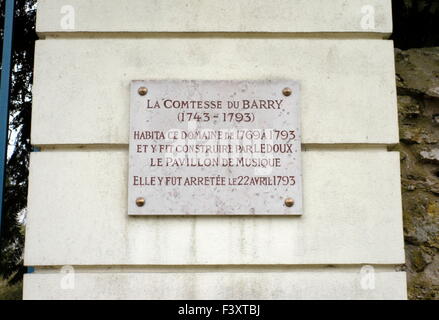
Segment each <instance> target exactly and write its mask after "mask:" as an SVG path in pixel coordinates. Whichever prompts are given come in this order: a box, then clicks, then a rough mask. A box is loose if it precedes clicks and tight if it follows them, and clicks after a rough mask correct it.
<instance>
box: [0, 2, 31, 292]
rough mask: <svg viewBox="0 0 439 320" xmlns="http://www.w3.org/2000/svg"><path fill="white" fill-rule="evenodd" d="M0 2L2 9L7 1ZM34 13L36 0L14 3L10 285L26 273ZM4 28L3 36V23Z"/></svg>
mask: <svg viewBox="0 0 439 320" xmlns="http://www.w3.org/2000/svg"><path fill="white" fill-rule="evenodd" d="M1 2H2V8H3V6H4V1H1ZM35 10H36V9H35V0H16V1H15V21H14V43H13V55H12V82H11V100H10V104H9V110H10V115H11V116H10V123H9V130H10V133H12V132H15V133H16V136H15V137H12V136H11V134H10V138H9V147H10V148H12V149H11V150H13V152H12V155H11V156H10V158H9V159H8V161H7V165H6V183H5V199H4V209H5V210H4V213H3V221H2V230H1V238H0V252H1V256H0V276H2V277H3V278H4V279H8V280H9V282H10V283H11V284H14V283H17V282H18V281H20V280H21V279H22V277H23V273H24V270H25V268H24V267H23V254H22V253H23V245H24V232H23V226H22V225H21V224H20V223H19V222H18V219H17V218H18V215H19V214H20V213H21V212H23V210H25V209H26V204H27V187H28V164H29V153H30V150H31V145H30V118H31V107H32V94H31V92H32V79H33V77H32V76H33V59H34V43H35V40H36V34H35ZM2 12H3V10H2ZM1 28H2V30H1V33H2V34H3V23H2V24H1Z"/></svg>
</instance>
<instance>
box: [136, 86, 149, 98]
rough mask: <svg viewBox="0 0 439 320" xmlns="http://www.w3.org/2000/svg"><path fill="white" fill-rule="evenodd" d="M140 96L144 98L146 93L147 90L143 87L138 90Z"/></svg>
mask: <svg viewBox="0 0 439 320" xmlns="http://www.w3.org/2000/svg"><path fill="white" fill-rule="evenodd" d="M137 92H138V93H139V94H140V95H141V96H146V94H147V93H148V88H145V87H140V88H139V90H138V91H137Z"/></svg>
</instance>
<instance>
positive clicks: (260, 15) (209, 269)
mask: <svg viewBox="0 0 439 320" xmlns="http://www.w3.org/2000/svg"><path fill="white" fill-rule="evenodd" d="M36 29H37V32H38V35H39V37H40V40H39V41H37V44H36V48H35V73H34V79H35V80H34V87H33V107H32V137H31V141H32V144H33V145H34V146H36V147H38V148H39V150H40V152H32V154H31V160H30V173H29V200H28V216H27V219H28V220H27V225H26V243H25V254H24V263H25V265H26V266H32V267H34V270H35V271H34V272H33V273H32V274H26V275H25V277H24V290H23V291H24V299H310V298H313V299H405V298H406V297H407V294H406V293H407V290H406V274H405V272H403V271H401V270H400V265H402V264H403V263H404V261H405V257H404V243H403V230H402V229H403V225H402V205H401V190H400V185H401V181H400V167H399V153H398V152H392V151H391V152H389V150H388V148H389V146H394V145H397V144H398V141H399V136H398V121H397V120H398V117H397V101H396V100H397V99H396V97H397V94H396V87H395V66H394V48H393V42H392V41H390V40H387V38H388V36H389V35H390V34H391V32H392V15H391V1H390V0H385V1H383V0H349V1H347V0H333V1H327V0H308V1H301V0H300V1H299V0H279V1H275V2H271V1H265V0H239V1H237V0H221V1H211V0H197V1H195V0H192V1H191V0H188V1H174V0H162V1H145V0H131V1H126V0H95V1H89V0H57V1H54V0H40V1H39V4H38V14H37V26H36ZM267 79H291V80H297V81H299V82H300V86H301V91H300V92H301V94H300V108H301V125H302V151H303V152H302V159H303V161H302V167H303V190H304V193H303V203H304V212H303V215H302V216H300V217H293V216H285V215H283V216H282V215H279V216H266V215H264V216H258V217H255V216H223V215H215V216H178V215H177V216H144V217H135V216H128V214H127V211H128V208H127V199H128V197H127V185H128V137H129V130H128V128H129V117H128V116H129V106H130V98H129V97H130V94H129V93H130V91H129V86H130V83H131V81H132V80H267ZM255 196H256V195H255ZM148 199H151V198H150V197H149V198H147V199H146V200H148ZM194 205H196V204H194ZM70 271H72V272H73V271H74V274H72V275H66V273H68V272H70ZM65 279H73V280H74V281H65ZM66 282H67V284H69V285H66ZM70 284H71V286H70Z"/></svg>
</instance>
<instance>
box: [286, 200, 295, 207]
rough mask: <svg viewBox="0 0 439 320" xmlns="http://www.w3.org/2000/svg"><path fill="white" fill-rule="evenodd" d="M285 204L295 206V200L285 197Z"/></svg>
mask: <svg viewBox="0 0 439 320" xmlns="http://www.w3.org/2000/svg"><path fill="white" fill-rule="evenodd" d="M285 205H286V206H287V207H288V208H290V207H292V206H294V200H293V199H291V198H286V199H285Z"/></svg>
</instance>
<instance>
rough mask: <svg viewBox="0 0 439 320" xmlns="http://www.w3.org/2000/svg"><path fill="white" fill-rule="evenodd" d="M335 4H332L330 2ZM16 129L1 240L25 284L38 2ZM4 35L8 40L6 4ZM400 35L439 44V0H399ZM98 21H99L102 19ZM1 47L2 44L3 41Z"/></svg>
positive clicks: (24, 6) (17, 61) (24, 9)
mask: <svg viewBox="0 0 439 320" xmlns="http://www.w3.org/2000/svg"><path fill="white" fill-rule="evenodd" d="M328 1H330V0H328ZM15 3H16V13H15V26H14V28H15V30H14V35H15V38H14V48H13V58H12V60H13V61H12V64H13V70H14V71H13V75H12V85H11V102H10V106H9V108H10V112H11V115H12V117H11V122H10V130H14V131H16V132H18V135H17V137H16V139H14V140H13V141H12V139H11V141H9V143H10V145H11V147H12V148H13V153H12V156H11V157H10V158H9V159H8V163H7V169H6V171H7V181H6V192H5V210H6V212H4V215H3V223H2V227H1V238H0V252H1V255H0V278H4V279H7V280H9V281H10V282H11V283H13V282H17V281H20V279H21V278H22V275H23V272H24V271H25V268H24V267H23V260H22V251H23V245H24V232H23V227H22V225H21V224H20V223H18V222H17V217H18V214H19V213H20V212H22V210H24V209H25V208H26V203H27V187H28V181H27V175H28V162H29V153H30V150H31V145H30V116H31V106H32V94H31V93H32V79H33V58H34V42H35V40H36V39H37V37H36V34H35V14H36V10H35V3H36V1H35V0H16V1H15ZM0 4H1V16H0V33H1V35H2V36H3V12H4V0H0ZM392 4H393V23H394V33H393V36H392V39H393V40H394V41H395V47H396V48H399V49H409V48H420V47H432V46H439V0H393V1H392ZM97 19H98V17H97ZM0 48H1V43H0Z"/></svg>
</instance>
